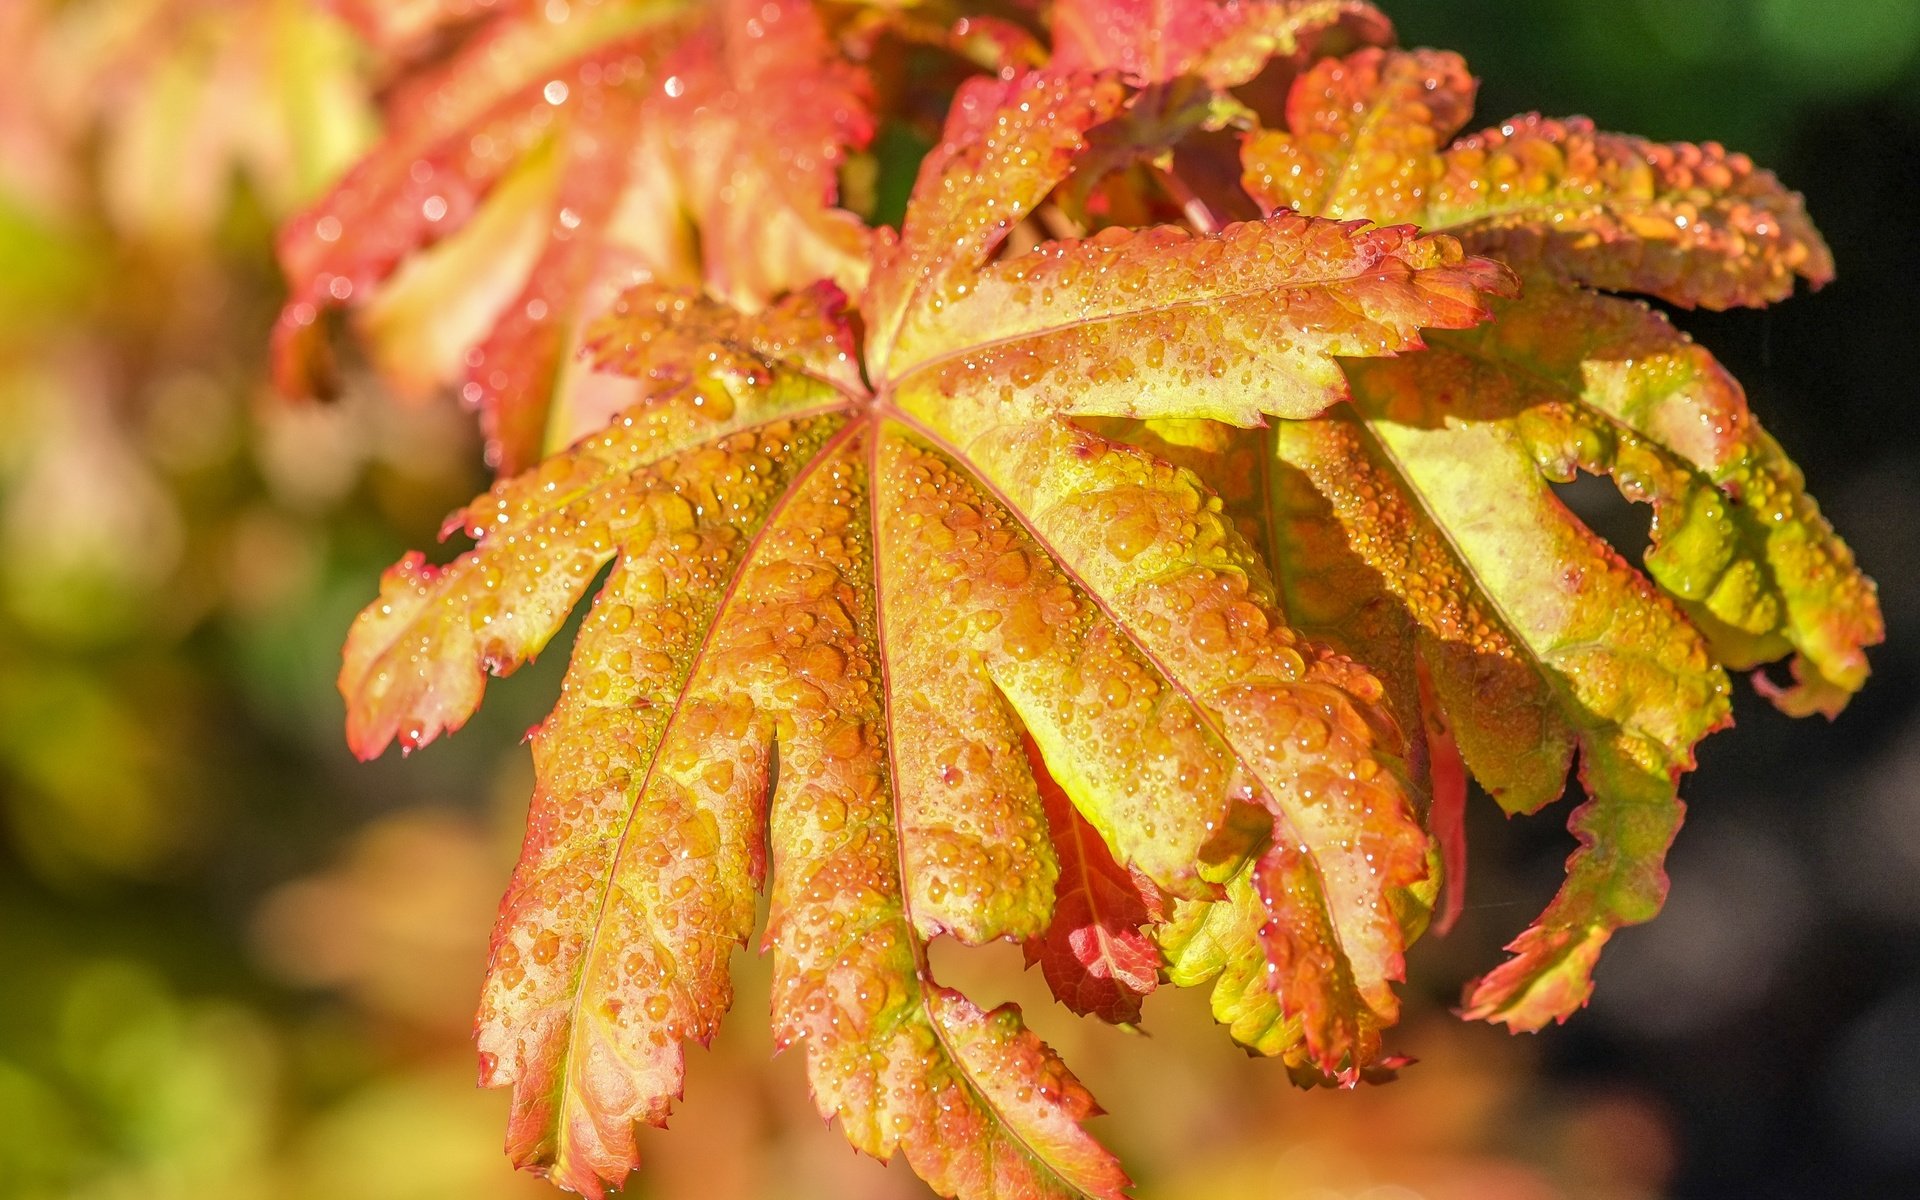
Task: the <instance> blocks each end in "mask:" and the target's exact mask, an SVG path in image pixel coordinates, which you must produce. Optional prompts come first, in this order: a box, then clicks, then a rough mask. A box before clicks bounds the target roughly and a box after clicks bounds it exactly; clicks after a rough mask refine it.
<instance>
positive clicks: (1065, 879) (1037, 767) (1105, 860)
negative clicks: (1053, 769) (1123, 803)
mask: <svg viewBox="0 0 1920 1200" xmlns="http://www.w3.org/2000/svg"><path fill="white" fill-rule="evenodd" d="M1027 752H1028V757H1029V759H1031V760H1032V761H1033V777H1034V779H1035V780H1036V781H1037V782H1038V783H1039V785H1040V796H1041V799H1042V801H1043V802H1044V803H1045V804H1046V809H1047V828H1048V831H1049V833H1050V836H1051V837H1052V839H1053V845H1054V851H1055V853H1056V854H1057V855H1058V856H1059V859H1060V879H1059V882H1058V883H1057V884H1056V885H1055V887H1054V893H1053V922H1052V924H1050V925H1048V926H1047V931H1046V932H1045V933H1044V934H1042V935H1041V936H1039V937H1037V938H1029V939H1027V942H1026V958H1027V965H1028V966H1029V967H1031V966H1033V965H1034V964H1035V963H1038V964H1040V969H1041V972H1042V973H1043V974H1044V975H1045V976H1046V980H1047V987H1048V988H1050V989H1052V991H1053V995H1054V998H1055V999H1057V1000H1059V1001H1060V1003H1062V1004H1064V1005H1066V1006H1067V1007H1068V1008H1070V1009H1072V1010H1073V1011H1074V1012H1077V1013H1079V1014H1081V1015H1082V1016H1088V1015H1092V1016H1097V1017H1099V1018H1100V1019H1101V1020H1103V1021H1107V1022H1109V1023H1111V1024H1115V1025H1131V1024H1134V1023H1135V1022H1137V1021H1139V1020H1140V1002H1141V1000H1143V999H1144V998H1145V997H1146V996H1147V994H1148V993H1150V992H1152V991H1153V989H1154V988H1155V987H1156V986H1158V984H1159V982H1160V952H1159V951H1158V950H1156V949H1155V948H1154V945H1153V943H1152V942H1151V941H1149V940H1148V939H1147V937H1146V936H1145V935H1144V934H1143V933H1142V932H1141V930H1142V928H1143V927H1145V926H1147V925H1150V924H1152V923H1154V922H1156V921H1158V920H1159V919H1160V917H1161V911H1160V910H1161V907H1162V905H1161V901H1160V896H1159V892H1158V890H1157V889H1155V888H1154V887H1153V885H1152V884H1151V883H1148V882H1144V881H1142V880H1139V879H1136V878H1135V877H1134V876H1133V875H1131V874H1129V873H1128V872H1127V871H1125V870H1123V869H1122V868H1121V866H1120V864H1119V863H1116V862H1114V861H1113V855H1112V854H1110V853H1109V852H1108V851H1107V846H1106V843H1105V842H1103V841H1102V840H1101V839H1100V835H1099V833H1098V831H1096V830H1095V829H1094V828H1093V827H1092V826H1091V825H1088V824H1087V822H1086V818H1084V817H1082V816H1081V815H1080V814H1079V813H1078V812H1076V811H1074V808H1073V802H1072V801H1071V800H1069V799H1068V798H1067V794H1066V792H1064V791H1062V790H1061V788H1060V785H1059V784H1057V783H1055V782H1054V781H1053V777H1052V776H1051V775H1049V774H1047V773H1046V766H1045V763H1044V762H1042V761H1040V752H1039V748H1038V747H1036V746H1034V745H1033V744H1032V743H1031V742H1029V743H1028V744H1027Z"/></svg>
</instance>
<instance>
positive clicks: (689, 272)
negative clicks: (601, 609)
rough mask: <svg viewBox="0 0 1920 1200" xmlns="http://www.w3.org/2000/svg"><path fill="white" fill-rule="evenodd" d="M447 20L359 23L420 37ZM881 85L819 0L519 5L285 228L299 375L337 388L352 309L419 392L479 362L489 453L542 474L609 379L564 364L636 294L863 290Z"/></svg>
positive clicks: (469, 377) (401, 378)
mask: <svg viewBox="0 0 1920 1200" xmlns="http://www.w3.org/2000/svg"><path fill="white" fill-rule="evenodd" d="M444 16H445V14H444V13H441V12H438V11H436V10H435V9H434V8H433V7H432V6H428V7H427V8H426V9H425V10H424V11H422V12H419V13H414V14H382V15H380V16H377V17H375V16H369V15H366V14H364V13H361V14H360V19H361V21H362V22H363V24H365V25H366V26H367V27H368V28H370V29H371V30H373V31H375V32H376V33H377V34H378V35H379V36H381V37H383V38H394V39H400V40H405V38H406V37H408V36H415V37H417V36H418V35H419V27H420V26H422V25H425V26H427V27H431V25H432V24H433V23H434V22H435V21H437V20H441V19H444ZM403 17H404V18H405V19H403ZM866 93H867V85H866V82H865V77H864V74H863V73H862V72H861V71H860V69H859V68H857V67H856V66H855V65H853V64H851V63H849V62H846V61H843V60H841V59H840V58H839V57H838V56H837V54H836V52H835V50H834V48H833V45H832V43H831V40H830V39H829V37H828V31H827V29H826V27H825V25H824V24H823V22H822V21H821V19H820V18H819V16H818V15H817V14H816V13H815V11H814V8H813V6H812V5H811V4H810V3H806V2H805V0H781V2H779V3H775V4H762V3H758V2H754V3H748V2H746V0H727V2H726V3H720V4H714V5H711V6H697V5H692V4H689V3H678V2H674V0H598V2H594V3H577V4H574V5H571V6H561V11H560V13H559V14H558V15H556V12H555V9H554V6H552V5H544V4H527V3H520V4H511V5H507V6H504V7H503V8H502V9H501V10H500V11H499V12H498V13H496V14H494V15H493V16H491V17H489V18H487V19H486V20H485V21H484V22H483V23H482V24H480V25H479V27H478V28H477V29H475V30H473V31H472V32H471V33H469V34H468V36H467V37H466V39H465V40H464V41H462V42H461V43H460V44H459V45H458V46H457V48H456V49H455V50H454V51H453V52H452V54H451V56H450V57H449V58H448V60H447V61H446V62H444V63H442V64H438V65H435V66H432V67H430V68H427V69H425V70H422V71H419V72H415V73H413V74H410V75H408V76H405V77H404V78H403V80H402V83H401V85H400V86H398V87H396V88H395V89H394V93H393V95H392V97H391V99H390V100H389V102H388V104H387V120H388V135H387V137H386V139H385V140H384V141H383V142H382V143H381V144H380V145H379V146H377V147H376V148H375V150H374V151H373V152H372V153H371V154H369V155H368V156H367V157H366V158H365V159H363V160H362V162H361V163H360V164H359V165H358V166H357V167H356V168H355V169H354V170H353V172H352V173H350V174H349V175H348V177H347V178H346V179H344V180H343V181H342V182H341V183H340V184H339V186H338V187H336V188H335V189H334V190H333V192H332V193H330V194H329V195H328V196H327V197H325V198H324V199H323V200H322V201H321V202H320V203H319V204H317V205H316V206H314V207H313V208H312V209H311V210H309V211H308V212H306V213H305V214H303V215H302V216H301V217H300V218H299V219H297V220H295V221H292V222H290V223H289V224H288V225H287V226H286V228H285V230H284V232H283V234H282V238H281V246H280V252H281V261H282V264H283V266H284V268H285V271H286V274H287V277H288V281H289V288H290V291H291V293H292V295H291V297H290V299H289V302H288V305H287V307H286V309H285V311H284V312H283V314H282V318H281V321H280V325H279V328H278V330H277V333H276V341H277V362H278V367H277V375H278V378H279V382H280V386H281V388H282V389H283V390H285V391H288V392H292V393H304V392H311V391H314V390H317V389H318V388H319V387H320V386H321V379H320V375H321V372H322V371H323V370H324V366H323V363H322V361H321V351H322V347H321V346H320V344H319V341H320V337H321V326H319V325H318V324H317V319H318V316H319V314H320V313H321V312H322V311H323V310H325V309H327V308H329V307H332V306H336V305H339V304H342V303H348V302H350V303H352V304H353V305H354V306H355V307H356V308H357V309H358V311H359V312H360V314H361V316H362V322H363V325H364V327H365V329H366V332H367V333H368V334H369V335H370V336H369V341H370V343H371V346H372V351H373V355H374V357H375V359H376V361H378V362H379V363H380V364H381V365H382V367H383V370H384V372H385V373H386V374H387V375H389V377H391V378H393V379H394V380H395V381H396V382H398V383H399V384H400V385H401V386H402V388H403V390H409V391H419V390H422V389H423V388H426V387H430V386H433V385H436V384H438V383H440V382H442V381H443V380H446V379H450V378H452V377H455V376H458V375H461V374H464V376H465V382H464V383H463V384H462V388H461V395H462V397H463V399H464V400H465V401H466V402H467V403H469V404H471V405H474V406H475V407H477V408H478V409H479V410H480V412H481V415H482V422H483V425H484V427H485V430H486V433H487V437H488V445H489V451H488V453H489V458H490V460H491V461H493V462H494V463H495V464H496V465H497V466H499V467H500V468H501V469H502V470H504V471H507V472H512V471H516V470H519V469H522V468H524V467H526V466H529V465H531V464H532V463H534V462H536V461H538V460H539V458H540V456H541V455H542V454H543V453H544V452H545V451H546V450H547V449H548V448H550V443H551V442H552V441H553V440H554V436H555V434H554V432H553V431H556V430H564V429H566V428H568V427H569V425H570V415H569V412H568V409H569V407H570V406H571V405H572V404H573V403H575V401H576V399H577V393H579V392H580V391H581V390H582V389H586V388H589V387H591V386H592V385H591V383H590V381H587V380H584V379H581V378H579V377H578V375H577V373H575V372H572V371H571V370H570V369H569V368H570V364H571V362H572V358H573V354H574V351H575V350H576V349H577V347H578V342H579V334H580V330H581V327H582V325H583V324H584V322H585V321H586V319H587V318H588V317H589V316H590V315H591V314H592V313H594V312H597V311H599V310H600V309H601V308H603V307H604V306H605V304H606V303H608V302H609V301H611V299H612V298H613V296H614V295H616V294H617V293H618V292H619V290H620V289H621V288H623V287H625V286H629V285H631V284H632V283H634V282H637V281H639V280H641V279H647V278H653V279H657V280H660V281H664V282H673V283H686V284H701V283H704V284H705V285H706V286H708V287H709V288H711V289H712V290H713V291H714V292H715V293H716V294H717V295H720V296H722V297H724V298H727V299H729V300H732V301H734V302H736V303H739V304H742V305H744V306H748V307H754V306H757V305H760V304H764V303H765V302H767V301H768V300H770V299H771V298H773V297H774V296H777V295H779V294H781V293H783V292H785V291H788V290H790V289H792V288H795V287H799V286H803V285H805V284H807V283H810V282H812V281H813V280H814V279H816V278H820V277H823V276H824V277H831V278H835V279H837V280H838V281H839V282H841V283H842V284H843V285H845V286H847V287H850V288H852V287H858V285H859V284H860V282H861V272H862V271H863V270H864V268H865V263H866V254H865V234H864V229H863V228H862V227H861V225H860V224H859V222H858V221H857V220H856V219H855V218H854V217H853V216H852V215H851V214H849V213H846V212H843V211H840V210H839V209H837V208H835V207H834V204H835V201H836V192H837V188H838V183H837V179H836V172H837V169H838V167H839V165H840V163H841V161H842V160H843V158H844V156H845V154H846V153H847V152H848V151H849V150H850V149H853V148H857V147H859V146H861V145H863V144H864V143H865V142H866V140H867V139H868V138H869V137H870V136H871V135H872V125H871V120H870V118H869V117H868V115H867V111H866ZM768 95H779V96H781V97H783V102H782V103H780V104H777V105H775V104H768V103H766V102H765V100H764V97H765V96H768Z"/></svg>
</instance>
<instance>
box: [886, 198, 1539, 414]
mask: <svg viewBox="0 0 1920 1200" xmlns="http://www.w3.org/2000/svg"><path fill="white" fill-rule="evenodd" d="M1513 287H1514V284H1513V280H1512V278H1511V277H1510V276H1509V275H1508V274H1507V272H1506V270H1505V268H1503V267H1500V266H1498V265H1497V264H1495V263H1492V262H1489V261H1487V260H1485V259H1474V258H1467V257H1466V256H1464V255H1463V254H1462V253H1461V252H1460V248H1459V246H1458V245H1457V244H1456V243H1454V242H1453V241H1452V240H1451V239H1448V238H1444V237H1443V238H1426V237H1420V236H1417V235H1416V234H1415V233H1414V232H1413V231H1412V230H1411V229H1408V228H1404V227H1401V228H1392V229H1375V228H1370V227H1367V226H1365V225H1364V224H1361V223H1353V224H1340V223H1337V222H1331V221H1322V220H1316V219H1311V218H1306V217H1301V216H1298V215H1296V214H1293V213H1277V214H1275V215H1274V216H1272V217H1270V218H1268V219H1267V220H1265V221H1259V222H1250V223H1247V224H1240V225H1233V226H1229V227H1228V228H1226V229H1224V230H1222V231H1221V232H1220V233H1218V234H1214V235H1210V236H1205V237H1193V236H1191V235H1189V234H1187V233H1186V232H1185V231H1183V230H1180V229H1176V228H1174V227H1172V226H1158V227H1155V228H1152V229H1148V230H1146V231H1144V232H1140V233H1133V232H1131V231H1128V230H1125V229H1121V228H1112V229H1108V230H1106V231H1104V232H1103V233H1101V234H1100V235H1098V236H1096V237H1094V238H1091V239H1088V240H1085V241H1077V242H1055V243H1049V244H1047V245H1044V246H1042V247H1040V248H1039V249H1037V250H1035V251H1034V252H1032V253H1030V254H1025V255H1021V256H1020V257H1018V258H1014V259H1010V260H1008V261H1005V262H1001V263H996V264H994V265H993V266H990V267H988V268H986V269H985V270H983V271H982V272H981V273H980V274H979V275H978V276H977V277H974V278H972V279H970V280H969V281H968V282H967V284H966V285H965V288H964V291H962V292H961V293H960V294H957V295H955V296H953V297H951V298H949V299H948V300H947V302H946V303H944V304H943V305H941V306H939V307H938V308H934V307H931V306H928V307H923V308H921V309H919V310H916V312H915V313H914V316H913V318H912V319H910V320H909V321H908V323H907V325H906V327H905V328H904V330H903V331H902V333H901V337H900V342H899V344H898V346H897V347H896V349H895V351H894V355H893V357H892V359H891V360H890V362H891V366H890V370H891V371H892V372H893V377H894V378H895V379H896V380H905V379H907V378H908V377H910V376H912V375H913V374H914V373H915V372H916V371H931V372H937V373H942V372H943V373H944V374H945V375H964V376H965V377H966V379H965V384H964V386H966V387H969V388H972V389H980V388H986V387H997V389H998V391H999V393H1000V396H999V402H1000V403H1001V404H1003V405H1006V406H1008V407H1010V408H1013V409H1015V410H1019V411H1026V412H1033V413H1036V414H1044V413H1048V412H1067V413H1072V414H1075V415H1101V416H1138V417H1189V418H1191V417H1207V418H1212V419H1216V420H1222V421H1228V422H1231V423H1234V424H1239V425H1255V424H1258V423H1260V420H1261V415H1262V414H1263V413H1270V414H1274V415H1278V416H1291V417H1305V416H1312V415H1313V414H1314V413H1317V412H1319V411H1321V410H1322V409H1324V408H1326V406H1327V405H1329V404H1332V403H1334V402H1336V401H1338V400H1339V399H1341V398H1342V397H1344V396H1345V394H1346V380H1345V377H1344V376H1343V375H1341V373H1340V368H1339V365H1338V364H1337V363H1336V361H1335V358H1336V356H1354V357H1365V356H1372V355H1383V354H1394V353H1398V352H1400V351H1403V350H1409V349H1416V348H1418V347H1419V346H1420V345H1421V344H1422V343H1421V341H1420V330H1421V329H1422V328H1434V327H1439V328H1461V327H1465V326H1470V325H1473V324H1475V323H1477V322H1479V321H1482V320H1484V319H1485V318H1486V316H1487V311H1488V310H1487V308H1486V300H1485V295H1486V294H1489V293H1491V294H1494V295H1501V294H1509V293H1510V292H1511V291H1512V290H1513ZM983 375H985V376H986V377H987V378H982V376H983ZM934 386H940V387H949V388H952V387H958V386H961V384H960V383H959V382H958V381H955V382H948V381H947V380H946V379H944V378H943V379H942V380H941V381H940V382H939V383H936V384H935V385H934Z"/></svg>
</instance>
